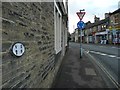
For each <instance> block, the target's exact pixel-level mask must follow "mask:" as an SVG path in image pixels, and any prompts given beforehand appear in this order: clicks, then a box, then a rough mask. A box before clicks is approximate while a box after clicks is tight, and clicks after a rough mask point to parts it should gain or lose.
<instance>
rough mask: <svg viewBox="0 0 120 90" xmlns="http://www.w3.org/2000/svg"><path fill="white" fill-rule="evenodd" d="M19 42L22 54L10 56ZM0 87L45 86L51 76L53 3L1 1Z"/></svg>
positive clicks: (46, 86) (52, 75)
mask: <svg viewBox="0 0 120 90" xmlns="http://www.w3.org/2000/svg"><path fill="white" fill-rule="evenodd" d="M15 42H22V43H23V44H24V46H25V53H24V55H23V56H22V57H15V56H13V55H11V53H10V48H11V45H12V44H14V43H15ZM0 55H2V87H3V88H18V87H20V88H26V87H27V88H49V87H50V85H51V84H52V81H53V79H54V73H55V70H54V60H55V56H54V3H53V2H49V3H48V2H36V3H33V2H26V3H25V2H2V53H0Z"/></svg>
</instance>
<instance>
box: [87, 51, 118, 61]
mask: <svg viewBox="0 0 120 90" xmlns="http://www.w3.org/2000/svg"><path fill="white" fill-rule="evenodd" d="M89 52H91V53H94V54H99V55H102V56H108V57H112V58H117V59H120V57H118V56H115V55H109V54H105V53H102V52H97V51H87V53H89Z"/></svg>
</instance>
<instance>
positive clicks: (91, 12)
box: [68, 0, 120, 33]
mask: <svg viewBox="0 0 120 90" xmlns="http://www.w3.org/2000/svg"><path fill="white" fill-rule="evenodd" d="M119 1H120V0H68V18H69V32H70V33H73V32H74V29H75V28H77V22H79V18H78V16H77V14H76V12H79V10H80V9H85V12H86V14H85V16H84V17H83V19H82V21H83V22H85V23H86V22H88V21H91V22H92V23H93V22H94V16H95V15H96V16H97V17H100V20H102V19H104V18H105V15H104V14H105V13H109V12H113V11H115V10H117V9H118V2H119Z"/></svg>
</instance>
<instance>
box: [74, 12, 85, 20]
mask: <svg viewBox="0 0 120 90" xmlns="http://www.w3.org/2000/svg"><path fill="white" fill-rule="evenodd" d="M76 14H77V15H78V17H79V19H80V20H82V19H83V17H84V15H85V12H77V13H76Z"/></svg>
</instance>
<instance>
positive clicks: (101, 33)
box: [95, 31, 108, 35]
mask: <svg viewBox="0 0 120 90" xmlns="http://www.w3.org/2000/svg"><path fill="white" fill-rule="evenodd" d="M105 34H108V32H107V31H104V32H97V33H95V35H105Z"/></svg>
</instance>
